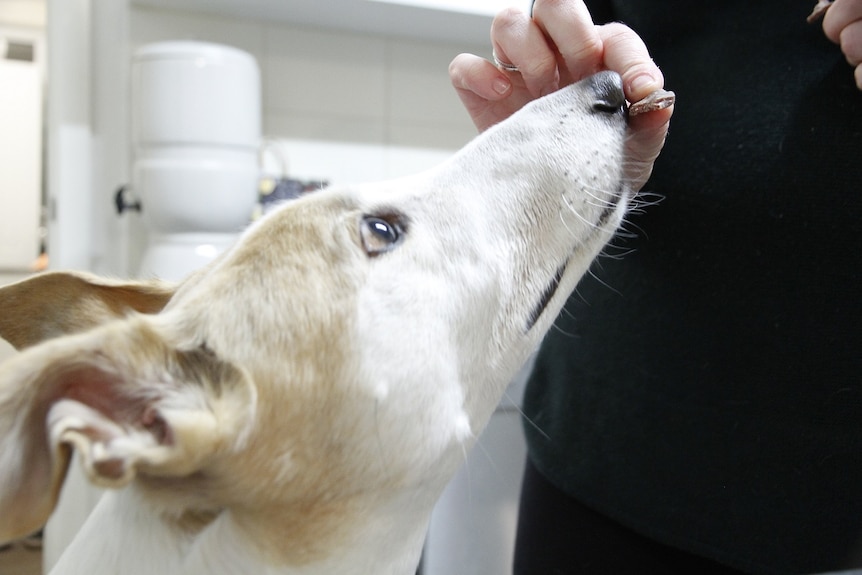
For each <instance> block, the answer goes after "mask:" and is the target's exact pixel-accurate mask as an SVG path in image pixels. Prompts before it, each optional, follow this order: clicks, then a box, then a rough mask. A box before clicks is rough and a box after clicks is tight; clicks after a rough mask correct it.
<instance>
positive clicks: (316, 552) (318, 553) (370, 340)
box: [0, 72, 632, 575]
mask: <svg viewBox="0 0 862 575" xmlns="http://www.w3.org/2000/svg"><path fill="white" fill-rule="evenodd" d="M626 133H627V114H626V102H625V98H624V95H623V91H622V87H621V81H620V78H619V76H617V75H616V74H613V73H610V72H605V73H600V74H597V75H595V76H592V77H590V78H587V79H585V80H582V81H580V82H579V83H577V84H574V85H572V86H570V87H567V88H565V89H562V90H560V91H558V92H555V93H554V94H551V95H549V96H546V97H544V98H541V99H539V100H536V101H534V102H532V103H531V104H529V105H527V106H526V107H524V108H523V109H522V110H520V111H519V112H517V113H516V114H514V115H513V116H512V117H511V118H509V119H507V120H505V121H503V122H501V123H500V124H498V125H496V126H494V127H492V128H490V129H488V130H487V131H485V132H484V133H482V134H480V135H479V136H477V137H476V138H475V139H474V140H473V141H472V142H470V143H469V144H468V145H467V146H466V147H465V148H464V149H462V150H461V151H460V152H458V153H457V154H455V155H454V156H453V157H452V158H451V159H450V160H448V161H447V162H445V163H443V164H442V165H441V166H439V167H437V168H434V169H432V170H429V171H427V172H423V173H420V174H418V175H415V176H411V177H407V178H403V179H398V180H393V181H388V182H381V183H372V184H361V185H355V186H345V187H338V186H335V187H331V188H327V189H325V190H322V191H319V192H315V193H314V194H310V195H308V196H306V197H303V198H301V199H298V200H293V201H290V202H287V203H285V204H284V205H282V206H281V207H279V208H278V209H276V210H274V211H272V212H270V213H269V214H267V215H266V216H265V217H263V218H262V219H261V220H259V221H258V222H256V223H255V224H253V225H252V226H250V228H249V229H247V230H246V231H245V232H243V234H242V235H241V237H240V239H239V241H238V242H237V244H236V245H235V246H234V247H233V248H232V249H230V250H228V251H227V252H226V253H225V254H223V255H222V256H221V257H220V258H218V259H216V260H215V261H214V262H213V263H212V264H210V265H209V266H207V267H205V268H204V269H202V270H200V271H198V272H195V273H193V274H192V275H190V276H189V277H188V278H187V279H186V280H185V281H183V282H181V283H179V284H178V285H171V284H168V283H164V282H160V281H157V280H153V281H144V282H123V281H117V280H109V279H104V278H99V277H96V276H93V275H89V274H84V273H60V272H51V273H47V274H44V275H39V276H35V277H33V278H31V279H28V280H25V281H23V282H20V283H17V284H12V285H10V286H7V287H5V288H2V289H0V336H2V337H3V338H4V339H6V340H7V341H9V342H10V343H11V344H13V345H14V346H15V347H16V348H18V349H21V350H22V352H21V353H19V354H16V355H15V356H14V357H12V358H11V359H9V360H8V361H7V362H6V363H4V364H3V365H2V366H0V542H2V541H8V540H12V539H15V538H17V537H19V536H23V535H26V534H28V533H30V532H32V531H34V530H36V529H38V528H39V527H40V526H41V525H43V523H44V522H45V521H46V520H47V518H48V517H49V515H50V514H51V512H52V509H53V507H54V505H55V503H56V500H57V497H58V492H59V490H60V487H61V486H62V483H63V480H64V476H65V474H66V470H67V467H68V465H69V462H70V458H71V456H72V453H73V452H77V454H78V457H79V459H80V461H81V464H82V466H83V469H84V470H85V472H86V474H87V476H88V478H89V480H90V481H92V482H93V483H94V484H96V485H99V486H102V487H108V488H113V489H111V490H109V491H108V492H107V493H106V494H105V496H104V497H103V498H102V499H101V501H100V503H99V504H98V506H97V507H96V509H95V510H94V511H93V513H92V515H91V516H90V517H89V519H88V520H87V522H86V524H85V525H84V527H83V528H82V530H81V532H80V533H79V534H78V535H77V537H76V538H75V539H74V541H73V542H72V544H71V545H70V546H69V548H68V549H67V550H66V552H65V553H64V554H63V555H62V557H61V558H60V560H59V563H58V564H57V565H56V567H55V569H54V571H53V573H58V574H73V575H75V574H87V575H94V574H117V573H122V574H124V575H138V574H141V575H143V574H149V573H153V574H159V575H175V574H190V573H191V574H196V573H201V574H203V573H207V574H228V573H231V574H239V573H255V574H270V575H288V574H289V575H320V574H338V575H351V574H356V575H359V574H361V575H368V574H374V575H407V574H412V573H414V572H415V569H416V566H417V564H418V562H419V558H420V554H421V550H422V546H423V541H424V537H425V532H426V529H427V526H428V522H429V518H430V514H431V511H432V508H433V506H434V504H435V502H436V500H437V498H438V496H439V495H440V494H441V492H442V490H443V488H444V487H445V485H446V483H447V482H448V480H449V479H450V477H451V476H452V475H453V474H454V472H455V471H456V469H457V467H458V466H459V464H460V463H461V462H462V461H463V460H464V457H465V454H466V452H467V450H468V449H469V448H470V447H471V445H472V444H473V442H474V440H475V438H476V436H477V435H478V434H479V433H480V431H481V430H482V429H483V427H484V426H485V424H486V422H487V421H488V419H489V418H490V416H491V414H492V412H493V410H494V408H495V406H496V405H497V403H498V402H499V400H500V398H501V396H502V394H503V392H504V390H505V388H506V385H507V384H508V383H509V381H510V379H511V378H512V376H513V375H514V374H515V373H516V372H517V370H518V369H519V367H520V366H521V365H522V363H523V362H524V361H525V360H526V358H527V357H528V356H529V354H530V353H531V352H532V351H533V350H534V349H535V348H536V347H537V345H538V344H539V342H540V341H541V339H542V337H543V335H544V334H545V333H546V332H547V330H548V329H549V328H550V327H551V326H552V324H553V321H554V319H555V317H556V315H557V313H558V312H559V311H560V309H561V308H562V305H563V303H564V302H565V300H566V298H567V297H568V296H569V294H570V293H571V292H572V291H573V290H574V288H575V285H576V283H577V282H578V280H579V279H580V278H581V276H582V275H583V274H584V273H585V272H586V271H587V269H588V267H589V266H590V263H591V261H592V260H593V259H594V258H595V257H596V256H597V255H598V254H599V253H600V251H601V250H602V249H603V247H604V246H605V244H606V243H607V242H608V240H609V239H610V238H611V237H612V235H613V234H614V232H615V231H616V229H617V228H618V226H619V225H620V223H621V222H622V220H623V217H624V214H625V212H626V209H627V206H628V205H629V204H630V200H631V196H632V192H631V190H629V187H628V184H627V181H626V178H625V175H624V165H625V163H626V159H625V139H626Z"/></svg>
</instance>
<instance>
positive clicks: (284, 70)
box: [131, 6, 485, 181]
mask: <svg viewBox="0 0 862 575" xmlns="http://www.w3.org/2000/svg"><path fill="white" fill-rule="evenodd" d="M131 39H132V48H133V49H134V48H135V47H137V46H140V45H142V44H146V43H149V42H156V41H163V40H181V39H182V40H187V39H194V40H202V41H209V42H218V43H223V44H228V45H232V46H235V47H237V48H240V49H243V50H245V51H247V52H250V53H251V54H252V55H254V56H255V57H256V58H257V60H258V63H259V65H260V67H261V73H262V74H261V76H262V82H263V114H264V116H263V131H264V136H265V137H267V138H273V139H279V140H285V148H286V149H287V150H288V161H289V162H290V169H291V173H292V174H293V175H298V176H300V177H309V178H320V179H328V180H330V181H334V180H339V179H348V180H359V179H367V178H380V177H390V176H398V175H403V174H405V173H408V172H410V171H413V170H415V169H421V168H424V167H427V164H429V163H436V162H437V161H439V160H440V159H441V158H442V157H445V156H447V155H449V154H450V153H451V152H452V151H454V150H456V149H458V148H460V147H461V146H462V145H463V144H465V143H466V142H467V141H469V140H470V139H471V138H472V137H473V136H474V135H475V128H474V127H473V125H472V123H471V122H470V119H469V117H468V116H467V114H466V112H465V111H464V109H463V107H462V106H461V103H460V101H459V100H458V97H457V96H456V94H455V91H454V90H453V89H452V87H451V84H450V82H449V78H448V72H447V69H448V65H449V62H450V61H451V60H452V58H453V57H454V56H455V55H457V54H458V53H459V52H465V51H470V52H475V51H477V50H484V49H485V48H484V47H483V46H478V45H453V44H447V43H435V42H428V41H415V40H410V39H404V38H395V37H381V36H372V35H364V34H358V33H350V32H344V31H338V30H327V29H314V28H308V27H297V26H291V25H286V24H283V23H276V22H262V21H253V20H245V21H243V20H239V21H238V20H236V19H230V18H226V17H222V16H216V15H210V14H197V13H188V12H179V11H167V10H159V9H152V8H146V7H139V6H136V7H133V10H132V15H131ZM480 40H481V39H480ZM330 144H332V145H330Z"/></svg>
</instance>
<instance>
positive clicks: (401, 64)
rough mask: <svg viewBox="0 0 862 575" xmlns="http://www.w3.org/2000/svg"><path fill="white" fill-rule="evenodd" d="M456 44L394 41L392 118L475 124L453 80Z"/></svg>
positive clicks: (391, 70)
mask: <svg viewBox="0 0 862 575" xmlns="http://www.w3.org/2000/svg"><path fill="white" fill-rule="evenodd" d="M457 55H458V50H457V48H456V47H455V46H454V45H449V44H434V43H429V42H411V41H406V40H392V41H391V48H390V70H389V101H390V102H391V107H390V110H389V118H390V120H391V121H392V122H393V123H397V122H404V121H405V120H406V121H409V122H411V123H415V124H420V125H421V124H424V125H445V126H455V127H457V126H467V125H472V124H471V122H470V118H469V116H468V115H467V112H466V111H465V110H464V107H463V106H462V105H461V101H460V99H459V98H458V95H457V94H456V92H455V89H454V88H453V87H452V84H451V82H450V80H449V63H450V62H451V61H452V59H453V58H454V57H455V56H457Z"/></svg>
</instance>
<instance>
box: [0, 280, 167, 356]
mask: <svg viewBox="0 0 862 575" xmlns="http://www.w3.org/2000/svg"><path fill="white" fill-rule="evenodd" d="M173 293H174V286H172V285H170V284H167V283H164V282H160V281H155V280H154V281H148V282H119V281H113V280H108V279H105V278H100V277H97V276H94V275H90V274H84V273H69V272H53V273H46V274H41V275H37V276H33V277H32V278H29V279H26V280H23V281H20V282H18V283H14V284H11V285H8V286H5V287H2V288H0V337H2V338H3V339H5V340H6V341H8V342H9V343H11V344H12V345H13V346H15V347H16V348H17V349H23V348H26V347H30V346H32V345H35V344H37V343H39V342H42V341H45V340H47V339H51V338H53V337H57V336H59V335H66V334H70V333H80V332H82V331H85V330H87V329H90V328H92V327H95V326H97V325H101V324H103V323H106V322H107V321H110V320H113V319H117V318H121V317H125V316H126V315H128V314H129V312H131V311H137V312H140V313H148V314H149V313H158V312H159V311H161V309H162V308H163V307H164V306H165V304H167V302H168V300H170V299H171V296H172V295H173Z"/></svg>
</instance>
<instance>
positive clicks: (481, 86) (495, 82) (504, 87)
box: [449, 54, 512, 100]
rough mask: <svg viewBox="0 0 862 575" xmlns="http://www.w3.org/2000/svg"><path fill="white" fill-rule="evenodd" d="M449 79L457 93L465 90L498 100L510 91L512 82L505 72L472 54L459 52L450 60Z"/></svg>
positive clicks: (487, 98)
mask: <svg viewBox="0 0 862 575" xmlns="http://www.w3.org/2000/svg"><path fill="white" fill-rule="evenodd" d="M449 79H450V80H451V81H452V85H453V86H454V87H455V90H457V91H458V93H459V94H461V93H463V92H466V93H468V94H472V95H474V96H477V97H479V98H482V99H485V100H499V99H501V98H505V97H506V96H507V95H508V94H509V92H511V91H512V82H511V81H510V80H509V78H508V77H507V76H506V74H505V73H503V72H501V71H500V70H499V69H497V67H496V66H494V65H493V64H491V62H489V61H488V60H486V59H484V58H480V57H478V56H474V55H473V54H459V55H458V56H456V57H455V59H454V60H452V62H451V63H450V64H449Z"/></svg>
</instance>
